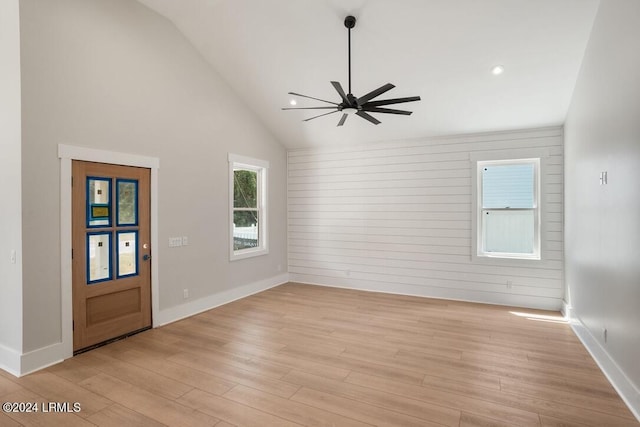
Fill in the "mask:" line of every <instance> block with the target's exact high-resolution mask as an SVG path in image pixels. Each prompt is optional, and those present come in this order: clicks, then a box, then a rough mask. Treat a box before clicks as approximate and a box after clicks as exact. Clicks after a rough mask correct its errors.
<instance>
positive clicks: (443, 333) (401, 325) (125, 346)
mask: <svg viewBox="0 0 640 427" xmlns="http://www.w3.org/2000/svg"><path fill="white" fill-rule="evenodd" d="M0 401H1V402H6V401H10V402H33V401H35V402H50V401H52V402H79V403H80V404H81V407H82V410H81V411H80V412H78V413H42V412H40V413H37V414H33V413H31V414H14V413H10V414H6V413H2V412H0V426H19V425H24V426H58V425H59V426H65V427H66V426H91V425H97V426H127V425H131V426H133V425H140V426H162V425H168V426H213V425H215V426H218V427H225V426H251V427H254V426H255V427H263V426H291V427H293V426H347V427H349V426H368V425H376V426H402V427H408V426H421V427H424V426H461V427H462V426H464V427H481V426H482V427H486V426H545V427H551V426H554V427H559V426H638V425H640V423H638V422H637V421H636V420H635V418H634V417H633V415H632V414H631V413H630V411H629V410H628V409H627V407H626V406H625V405H624V403H623V402H622V400H621V399H620V397H619V396H618V395H617V394H616V392H615V390H614V389H613V388H612V387H611V385H610V384H609V383H608V382H607V380H606V379H605V377H604V375H603V374H602V373H601V371H600V370H599V369H598V367H597V366H596V364H595V363H594V361H593V360H592V359H591V357H590V356H589V354H588V353H587V351H586V350H585V349H584V348H583V346H582V345H581V343H580V342H579V341H578V339H577V338H576V337H575V335H574V334H573V332H572V331H571V328H570V327H569V325H567V324H566V323H564V322H563V321H562V319H561V318H560V315H559V314H558V313H553V312H545V311H538V310H528V309H519V308H509V307H502V306H491V305H483V304H471V303H463V302H455V301H446V300H435V299H426V298H416V297H407V296H398V295H388V294H379V293H370V292H359V291H353V290H344V289H334V288H325V287H318V286H309V285H300V284H295V283H289V284H286V285H282V286H279V287H276V288H273V289H271V290H268V291H265V292H262V293H260V294H257V295H253V296H251V297H248V298H245V299H242V300H240V301H236V302H233V303H230V304H227V305H225V306H222V307H219V308H216V309H214V310H210V311H208V312H205V313H202V314H200V315H197V316H194V317H191V318H188V319H185V320H182V321H179V322H176V323H173V324H171V325H167V326H165V327H162V328H158V329H154V330H150V331H146V332H143V333H141V334H138V335H136V336H133V337H130V338H128V339H125V340H122V341H119V342H116V343H112V344H110V345H107V346H104V347H101V348H99V349H96V350H94V351H91V352H88V353H85V354H82V355H79V356H76V357H74V358H72V359H69V360H67V361H65V362H64V363H61V364H58V365H56V366H53V367H50V368H48V369H45V370H43V371H40V372H37V373H34V374H31V375H28V376H26V377H23V378H19V379H18V378H15V377H13V376H11V375H9V374H7V373H5V372H3V371H0Z"/></svg>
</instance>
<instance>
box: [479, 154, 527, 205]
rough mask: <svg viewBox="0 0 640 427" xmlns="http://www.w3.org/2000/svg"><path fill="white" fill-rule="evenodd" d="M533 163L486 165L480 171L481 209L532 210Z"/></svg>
mask: <svg viewBox="0 0 640 427" xmlns="http://www.w3.org/2000/svg"><path fill="white" fill-rule="evenodd" d="M533 177H534V165H533V163H525V164H512V165H488V166H484V167H483V169H482V207H483V208H485V209H496V208H498V209H499V208H512V209H515V208H533V207H534V204H533V198H534V197H533V194H534V179H533Z"/></svg>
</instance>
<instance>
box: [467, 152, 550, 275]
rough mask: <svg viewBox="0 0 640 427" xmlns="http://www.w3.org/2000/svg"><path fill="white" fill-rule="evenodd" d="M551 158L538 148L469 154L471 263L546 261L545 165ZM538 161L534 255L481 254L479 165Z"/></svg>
mask: <svg viewBox="0 0 640 427" xmlns="http://www.w3.org/2000/svg"><path fill="white" fill-rule="evenodd" d="M548 157H549V150H548V149H547V148H539V149H535V148H533V149H514V150H504V151H502V150H497V151H490V152H476V153H472V154H471V155H470V160H471V177H472V179H471V181H472V182H471V198H472V207H471V208H472V211H471V260H472V262H478V263H491V264H497V265H514V264H515V263H530V262H536V263H540V262H543V263H544V261H545V249H544V241H543V239H544V236H545V231H546V224H545V217H546V201H545V195H544V188H545V185H546V179H545V169H546V168H545V163H546V159H547V158H548ZM534 160H537V165H536V167H535V172H534V179H535V181H536V188H535V189H534V198H535V200H536V206H537V209H536V211H537V215H536V216H537V218H536V221H535V227H536V229H535V230H534V233H535V234H534V255H526V254H525V255H523V254H509V253H496V252H491V253H487V252H483V251H482V247H481V245H482V217H481V216H482V191H481V183H482V175H481V170H480V167H479V164H483V165H486V164H509V163H521V162H528V161H534Z"/></svg>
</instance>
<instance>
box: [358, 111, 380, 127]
mask: <svg viewBox="0 0 640 427" xmlns="http://www.w3.org/2000/svg"><path fill="white" fill-rule="evenodd" d="M356 115H358V116H360V117H362V118H363V119H365V120H369V121H370V122H371V123H373V124H374V125H379V124H380V120H378V119H376V118H375V117H373V116H372V115H370V114H367V113H365V112H364V111H362V110H358V112H357V113H356Z"/></svg>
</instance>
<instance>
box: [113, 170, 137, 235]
mask: <svg viewBox="0 0 640 427" xmlns="http://www.w3.org/2000/svg"><path fill="white" fill-rule="evenodd" d="M116 187H117V191H116V195H117V197H118V220H117V224H118V225H119V226H120V225H137V224H138V181H136V180H132V179H118V180H116Z"/></svg>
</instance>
